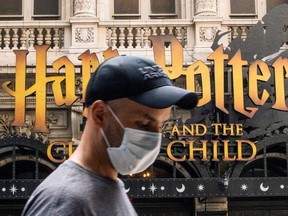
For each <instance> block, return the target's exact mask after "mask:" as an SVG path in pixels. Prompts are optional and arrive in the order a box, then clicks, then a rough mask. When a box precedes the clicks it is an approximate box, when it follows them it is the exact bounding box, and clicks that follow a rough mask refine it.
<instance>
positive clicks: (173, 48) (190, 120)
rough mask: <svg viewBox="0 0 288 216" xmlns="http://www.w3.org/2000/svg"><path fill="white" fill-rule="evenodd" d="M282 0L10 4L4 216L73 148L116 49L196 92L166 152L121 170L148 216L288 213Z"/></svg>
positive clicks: (0, 164) (4, 56)
mask: <svg viewBox="0 0 288 216" xmlns="http://www.w3.org/2000/svg"><path fill="white" fill-rule="evenodd" d="M285 3H286V1H284V0H240V1H234V0H221V1H220V0H209V1H208V0H151V1H147V0H145V1H144V0H73V1H70V0H49V1H46V0H25V1H24V0H14V1H10V0H1V7H0V84H1V91H0V216H2V215H3V216H4V215H5V216H7V215H11V216H15V215H19V214H20V212H21V211H22V209H23V206H24V203H25V202H26V201H27V199H28V198H29V196H30V195H31V193H32V191H33V190H34V189H35V188H36V187H37V185H39V184H40V183H41V182H42V181H43V179H45V178H46V177H47V176H48V175H49V174H50V173H51V172H52V171H53V170H54V169H56V168H57V166H59V165H60V164H61V163H62V162H64V161H65V160H66V159H68V158H69V156H70V155H71V154H72V153H73V151H74V150H75V148H77V145H78V143H79V140H80V138H81V134H82V131H83V129H84V128H85V111H86V109H85V107H84V106H83V102H84V99H85V89H86V86H87V82H88V80H89V78H90V75H91V73H92V72H94V71H95V69H96V68H97V67H98V65H99V63H101V62H103V61H104V60H105V59H108V58H110V57H112V56H115V55H137V56H146V57H148V58H152V59H155V61H156V62H157V63H159V64H160V65H161V66H162V67H163V69H164V70H165V72H166V73H167V75H168V76H169V78H170V79H171V80H172V82H173V83H174V84H175V85H177V86H179V87H182V88H187V89H190V90H192V91H195V92H197V94H198V96H199V99H200V100H199V104H198V106H197V108H195V109H194V110H188V111H187V110H181V109H179V108H178V107H173V109H172V114H171V118H170V119H169V121H167V122H166V123H165V124H164V125H163V128H162V129H163V138H162V145H161V152H160V154H159V156H158V157H157V159H156V161H155V162H154V163H153V165H152V166H151V167H149V168H148V169H147V170H145V171H144V172H143V173H139V174H137V175H131V176H120V178H122V179H123V181H124V182H125V188H126V191H127V194H128V196H129V197H130V199H131V201H132V203H133V205H134V206H135V208H136V210H137V212H138V213H139V215H167V216H172V215H183V216H184V215H187V216H188V215H235V216H236V215H244V216H246V215H249V216H250V215H262V216H266V215H267V216H268V215H269V216H270V215H277V216H279V215H280V216H281V215H287V214H288V173H287V167H288V112H287V111H288V107H287V102H286V101H287V95H288V80H287V77H288V59H287V50H286V49H287V48H288V47H287V42H288V33H287V26H288V19H287V14H288V6H287V5H286V4H285Z"/></svg>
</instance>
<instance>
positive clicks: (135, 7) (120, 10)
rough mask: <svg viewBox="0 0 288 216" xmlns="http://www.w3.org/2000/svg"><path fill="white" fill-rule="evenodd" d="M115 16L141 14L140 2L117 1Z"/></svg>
mask: <svg viewBox="0 0 288 216" xmlns="http://www.w3.org/2000/svg"><path fill="white" fill-rule="evenodd" d="M114 13H115V14H139V0H115V1H114Z"/></svg>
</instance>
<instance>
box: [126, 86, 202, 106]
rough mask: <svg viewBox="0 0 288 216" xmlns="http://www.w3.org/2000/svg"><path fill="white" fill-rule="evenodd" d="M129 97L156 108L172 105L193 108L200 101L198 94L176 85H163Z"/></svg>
mask: <svg viewBox="0 0 288 216" xmlns="http://www.w3.org/2000/svg"><path fill="white" fill-rule="evenodd" d="M128 98H129V99H131V100H133V101H135V102H137V103H140V104H142V105H145V106H148V107H151V108H156V109H163V108H167V107H170V106H172V105H177V106H179V107H180V108H183V109H193V108H194V107H195V106H196V105H197V103H198V96H197V95H196V94H195V93H193V92H191V91H188V90H186V89H182V88H179V87H176V86H161V87H158V88H154V89H151V90H149V91H145V92H144V93H142V94H139V95H135V96H131V97H128Z"/></svg>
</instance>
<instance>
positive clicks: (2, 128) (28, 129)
mask: <svg viewBox="0 0 288 216" xmlns="http://www.w3.org/2000/svg"><path fill="white" fill-rule="evenodd" d="M53 120H54V121H53V123H54V124H56V123H57V119H55V117H54V119H53ZM12 121H13V116H12V115H10V114H8V113H2V114H0V139H2V138H3V137H6V136H18V137H27V138H33V139H37V140H41V141H42V142H43V143H45V142H46V141H48V138H49V135H48V134H47V133H37V132H36V133H35V132H33V128H34V123H35V120H34V119H33V118H32V116H30V115H26V117H25V125H24V126H13V125H12Z"/></svg>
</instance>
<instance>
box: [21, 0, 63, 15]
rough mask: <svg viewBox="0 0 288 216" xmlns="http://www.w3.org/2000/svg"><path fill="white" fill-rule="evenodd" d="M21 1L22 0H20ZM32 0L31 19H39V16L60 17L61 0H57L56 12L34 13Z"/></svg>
mask: <svg viewBox="0 0 288 216" xmlns="http://www.w3.org/2000/svg"><path fill="white" fill-rule="evenodd" d="M22 1H23V0H22ZM34 2H35V0H32V11H31V20H39V18H44V19H45V18H56V19H57V20H58V19H61V0H58V14H55V15H54V14H41V15H39V14H35V11H34Z"/></svg>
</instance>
